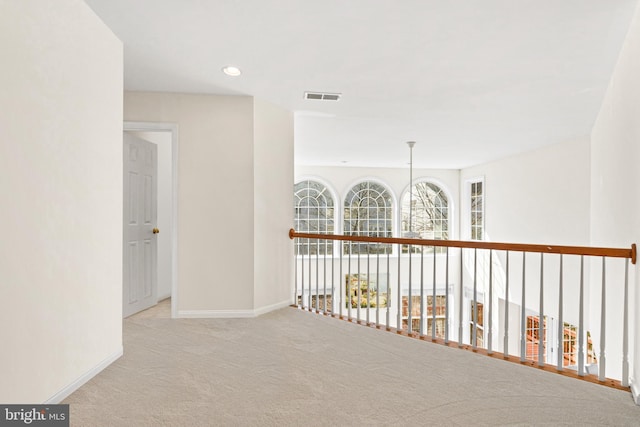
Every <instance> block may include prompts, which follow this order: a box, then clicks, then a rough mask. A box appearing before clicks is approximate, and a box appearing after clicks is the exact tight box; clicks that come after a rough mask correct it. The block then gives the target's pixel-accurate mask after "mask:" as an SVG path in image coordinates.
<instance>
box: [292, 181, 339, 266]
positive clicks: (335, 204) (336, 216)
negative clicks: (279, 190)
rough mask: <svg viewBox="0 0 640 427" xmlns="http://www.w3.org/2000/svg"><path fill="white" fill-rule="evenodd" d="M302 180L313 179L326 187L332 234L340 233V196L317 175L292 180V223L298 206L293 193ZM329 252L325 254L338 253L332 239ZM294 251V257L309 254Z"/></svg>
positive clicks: (329, 255)
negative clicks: (331, 217)
mask: <svg viewBox="0 0 640 427" xmlns="http://www.w3.org/2000/svg"><path fill="white" fill-rule="evenodd" d="M304 181H314V182H316V183H318V184H321V185H323V186H324V188H326V190H327V191H328V192H329V195H330V196H331V197H332V198H333V234H340V230H339V228H338V227H339V226H340V225H341V220H340V219H341V213H340V208H341V204H340V203H339V201H340V198H339V197H338V194H337V193H336V191H335V190H334V189H333V187H332V186H331V185H330V184H329V183H328V182H327V181H326V180H324V179H322V178H320V177H317V176H312V175H303V176H299V177H297V178H296V179H295V180H294V183H293V190H294V191H293V212H294V217H293V223H294V225H295V223H296V217H295V210H296V208H297V207H298V205H297V203H296V195H295V187H296V185H298V184H300V183H301V182H304ZM296 231H300V232H305V231H302V230H297V229H296ZM331 246H332V249H331V252H332V253H331V254H327V257H337V256H338V254H336V246H337V245H336V241H332V242H331ZM294 252H295V256H296V258H302V257H303V256H309V254H306V255H303V254H300V253H297V249H295V248H294Z"/></svg>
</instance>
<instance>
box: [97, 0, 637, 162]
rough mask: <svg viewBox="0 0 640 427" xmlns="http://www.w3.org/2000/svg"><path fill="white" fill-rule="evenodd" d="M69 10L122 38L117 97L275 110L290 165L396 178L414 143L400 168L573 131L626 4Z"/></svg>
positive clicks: (140, 4)
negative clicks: (288, 132) (166, 96)
mask: <svg viewBox="0 0 640 427" xmlns="http://www.w3.org/2000/svg"><path fill="white" fill-rule="evenodd" d="M85 1H86V2H87V3H88V4H89V6H90V7H92V8H93V9H94V11H95V12H96V13H97V14H98V15H99V16H100V17H101V18H102V20H103V21H104V22H105V23H106V24H107V25H108V26H109V27H110V28H111V29H112V30H113V32H114V33H115V34H116V35H117V36H118V37H119V38H120V39H121V40H122V41H123V43H124V63H125V71H124V75H125V89H127V90H143V91H169V92H188V93H208V94H231V95H250V96H255V97H256V98H260V99H263V100H266V101H270V102H272V103H274V104H276V105H279V106H281V107H284V108H286V109H288V110H290V111H293V112H294V113H295V159H296V163H297V164H305V165H338V166H374V167H404V166H406V164H407V161H408V148H407V146H406V144H405V142H406V141H408V140H414V141H417V143H416V146H415V148H414V165H415V166H416V167H425V168H454V169H459V168H463V167H467V166H471V165H475V164H480V163H484V162H487V161H491V160H494V159H498V158H502V157H506V156H509V155H513V154H516V153H519V152H523V151H528V150H532V149H536V148H539V147H542V146H546V145H550V144H554V143H559V142H562V141H566V140H570V139H574V138H579V137H584V136H586V135H588V134H589V133H590V131H591V127H592V126H593V123H594V120H595V118H596V116H597V114H598V110H599V108H600V105H601V101H602V98H603V95H604V92H605V89H606V86H607V84H608V82H609V78H610V76H611V73H612V70H613V67H614V65H615V62H616V58H617V56H618V53H619V51H620V48H621V47H622V43H623V40H624V37H625V35H626V32H627V29H628V26H629V23H630V21H631V17H632V15H633V11H634V9H635V6H636V3H637V0H562V1H557V0H536V1H529V0H483V1H476V0H471V1H469V0H448V1H442V0H349V1H345V0H323V1H313V0H242V1H240V0H162V1H160V0H133V1H132V0H85ZM226 65H235V66H238V67H239V68H241V70H242V71H243V74H242V75H241V76H240V77H235V78H234V77H229V76H226V75H225V74H223V73H222V72H221V68H222V67H224V66H226ZM305 91H323V92H334V93H335V92H337V93H341V94H342V99H341V100H340V101H337V102H336V101H318V100H305V99H304V97H303V95H304V92H305Z"/></svg>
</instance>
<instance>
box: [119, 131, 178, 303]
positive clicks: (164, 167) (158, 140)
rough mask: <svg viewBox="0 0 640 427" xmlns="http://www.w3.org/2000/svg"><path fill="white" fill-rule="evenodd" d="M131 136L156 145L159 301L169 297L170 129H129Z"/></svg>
mask: <svg viewBox="0 0 640 427" xmlns="http://www.w3.org/2000/svg"><path fill="white" fill-rule="evenodd" d="M130 133H131V134H132V135H135V136H137V137H138V138H142V139H144V140H146V141H149V142H153V143H154V144H156V145H157V146H158V177H157V179H158V223H157V227H158V229H159V230H160V233H159V234H157V240H158V293H157V297H158V301H161V300H163V299H165V298H169V297H170V296H171V277H172V274H173V273H172V270H173V269H172V260H171V252H172V245H173V240H172V234H173V233H172V232H171V228H172V227H171V224H172V222H173V206H172V203H171V197H172V195H173V191H172V186H173V170H172V157H171V132H164V131H149V132H130Z"/></svg>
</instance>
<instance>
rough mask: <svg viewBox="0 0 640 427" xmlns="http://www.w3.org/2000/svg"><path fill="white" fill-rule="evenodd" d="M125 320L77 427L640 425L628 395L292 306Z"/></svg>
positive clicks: (76, 416)
mask: <svg viewBox="0 0 640 427" xmlns="http://www.w3.org/2000/svg"><path fill="white" fill-rule="evenodd" d="M151 310H153V311H147V312H143V313H140V314H138V315H136V316H132V317H130V318H128V319H125V321H124V356H123V357H122V358H121V359H119V360H118V361H116V362H115V363H114V364H112V365H111V366H109V367H108V368H107V369H105V370H104V371H103V372H102V373H100V374H99V375H98V376H96V377H95V378H94V379H93V380H91V381H90V382H89V383H87V384H86V385H84V386H83V387H82V388H81V389H80V390H78V391H76V392H75V393H74V394H72V395H71V396H69V398H67V399H66V401H65V402H64V403H68V404H70V405H71V417H70V418H71V425H72V426H244V425H250V426H251V425H255V426H297V425H305V426H341V425H346V426H364V425H387V426H408V425H444V426H455V425H460V426H468V425H487V426H495V425H576V426H583V425H593V426H596V425H597V426H601V425H610V426H621V425H630V426H631V425H634V426H638V425H640V407H638V406H635V405H634V403H633V401H632V398H631V395H630V393H628V392H623V391H619V390H614V389H611V388H608V387H603V386H598V385H595V384H590V383H587V382H584V381H577V380H574V379H571V378H565V377H562V376H559V375H554V374H550V373H547V372H542V371H539V370H536V369H531V368H527V367H523V366H520V365H518V364H513V363H507V362H504V361H500V360H496V359H492V358H488V357H483V356H479V355H477V354H473V353H470V352H466V351H460V350H457V349H454V348H448V347H444V346H440V345H434V344H430V343H426V342H420V341H418V340H414V339H410V338H406V337H402V336H398V335H395V334H392V333H388V332H384V331H378V330H375V329H371V328H366V327H363V326H359V325H355V324H351V323H348V322H345V321H341V320H337V319H331V318H327V317H324V316H318V315H315V314H311V313H307V312H303V311H300V310H297V309H294V308H285V309H282V310H278V311H276V312H272V313H269V314H266V315H264V316H261V317H258V318H254V319H175V320H172V319H170V318H168V317H169V316H168V303H167V302H164V305H160V306H158V307H155V308H153V309H151Z"/></svg>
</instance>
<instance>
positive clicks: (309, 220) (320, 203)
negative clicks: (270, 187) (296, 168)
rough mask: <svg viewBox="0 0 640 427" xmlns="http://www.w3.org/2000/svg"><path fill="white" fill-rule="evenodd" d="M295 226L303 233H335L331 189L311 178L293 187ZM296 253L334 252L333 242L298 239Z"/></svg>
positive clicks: (329, 253) (328, 253)
mask: <svg viewBox="0 0 640 427" xmlns="http://www.w3.org/2000/svg"><path fill="white" fill-rule="evenodd" d="M293 193H294V208H295V212H294V224H295V225H294V227H295V229H296V231H299V232H301V233H318V234H333V232H334V221H333V213H334V202H333V197H332V196H331V193H330V192H329V189H328V188H327V187H326V186H325V185H324V184H321V183H319V182H317V181H312V180H310V179H307V180H304V181H301V182H299V183H297V184H296V185H295V186H294V187H293ZM296 241H297V245H296V255H303V254H304V255H308V254H325V253H326V254H327V255H331V254H332V253H333V242H332V241H325V242H317V241H310V240H309V239H297V240H296Z"/></svg>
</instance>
